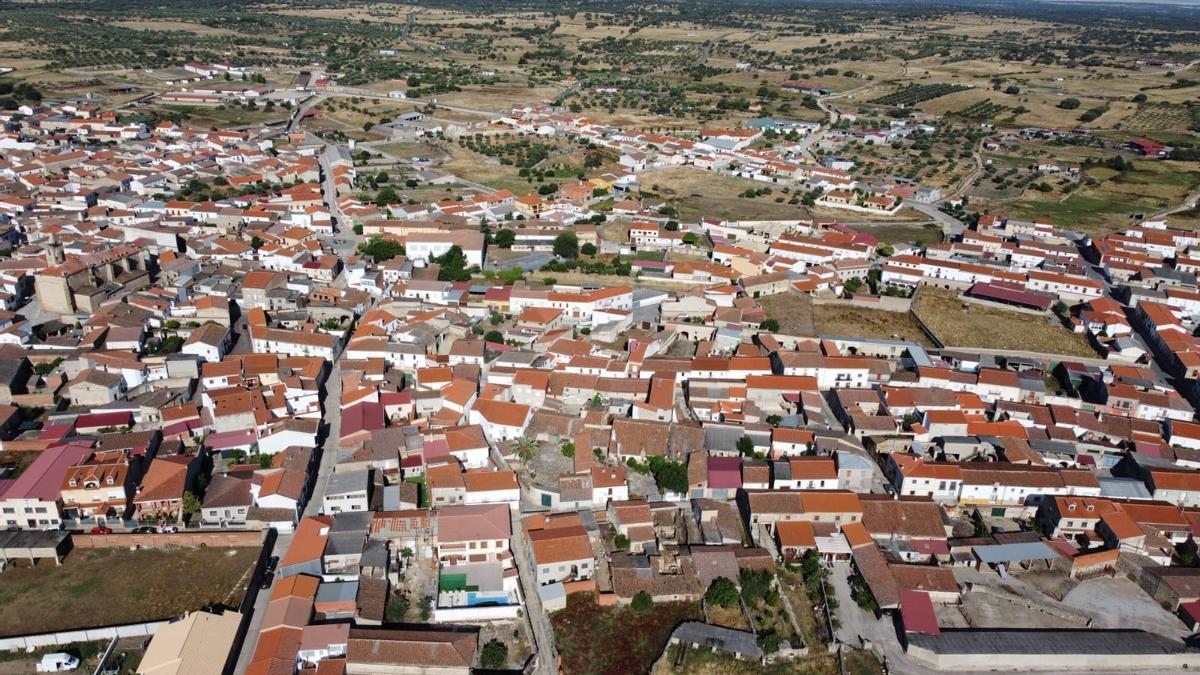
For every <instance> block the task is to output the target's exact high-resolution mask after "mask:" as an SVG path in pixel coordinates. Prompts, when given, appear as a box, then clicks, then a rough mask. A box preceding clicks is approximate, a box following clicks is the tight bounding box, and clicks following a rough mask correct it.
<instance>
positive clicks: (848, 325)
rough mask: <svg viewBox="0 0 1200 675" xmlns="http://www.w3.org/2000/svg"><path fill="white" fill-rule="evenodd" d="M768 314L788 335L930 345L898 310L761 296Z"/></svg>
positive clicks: (802, 297)
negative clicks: (860, 338)
mask: <svg viewBox="0 0 1200 675" xmlns="http://www.w3.org/2000/svg"><path fill="white" fill-rule="evenodd" d="M759 303H760V304H762V306H763V309H764V310H765V311H766V313H767V316H768V317H770V318H773V319H775V320H776V321H778V322H779V332H781V333H787V334H791V335H814V336H815V335H840V336H847V337H867V338H878V339H883V340H910V341H912V342H917V343H920V344H924V345H929V344H931V343H930V342H929V339H928V338H927V337H925V334H924V333H922V332H921V329H920V328H918V327H917V324H916V323H914V322H913V320H912V319H911V318H910V317H909V316H908V315H907V314H903V313H900V312H885V311H883V310H878V309H865V308H860V307H850V306H846V305H825V304H816V303H814V302H813V301H812V298H811V297H809V296H807V295H802V294H800V293H781V294H778V295H769V296H767V297H765V298H761V299H760V300H759Z"/></svg>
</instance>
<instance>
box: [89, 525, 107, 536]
mask: <svg viewBox="0 0 1200 675" xmlns="http://www.w3.org/2000/svg"><path fill="white" fill-rule="evenodd" d="M91 533H92V534H112V528H111V527H105V526H103V525H97V526H95V527H93V528H92V529H91Z"/></svg>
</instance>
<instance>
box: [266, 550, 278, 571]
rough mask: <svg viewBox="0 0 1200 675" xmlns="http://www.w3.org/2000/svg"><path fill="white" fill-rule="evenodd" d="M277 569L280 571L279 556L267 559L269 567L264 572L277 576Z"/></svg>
mask: <svg viewBox="0 0 1200 675" xmlns="http://www.w3.org/2000/svg"><path fill="white" fill-rule="evenodd" d="M277 569H279V556H277V555H273V556H271V557H270V558H267V565H266V567H265V568H264V571H265V572H266V573H267V574H275V570H277Z"/></svg>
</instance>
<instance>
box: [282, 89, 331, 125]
mask: <svg viewBox="0 0 1200 675" xmlns="http://www.w3.org/2000/svg"><path fill="white" fill-rule="evenodd" d="M326 98H328V96H327V95H325V94H323V93H322V94H317V95H316V96H311V97H309V98H308V99H305V101H304V102H303V103H301V104H300V105H299V106H298V107H297V108H296V109H295V110H294V111H293V112H292V121H290V122H288V125H287V130H288V133H292V132H294V131H299V130H300V123H301V122H303V121H304V115H305V114H307V113H308V111H309V110H312V109H313V108H315V107H317V106H319V105H321V104H322V103H324V102H325V99H326Z"/></svg>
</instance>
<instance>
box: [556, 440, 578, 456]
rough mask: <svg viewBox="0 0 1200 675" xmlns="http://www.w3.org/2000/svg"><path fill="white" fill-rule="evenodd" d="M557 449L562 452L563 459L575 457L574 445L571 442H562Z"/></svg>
mask: <svg viewBox="0 0 1200 675" xmlns="http://www.w3.org/2000/svg"><path fill="white" fill-rule="evenodd" d="M559 449H560V450H562V454H563V457H567V458H571V457H574V456H575V444H574V443H572V442H571V441H563V442H562V445H560V446H559Z"/></svg>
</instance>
